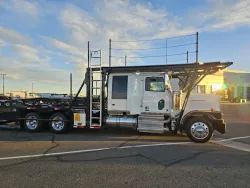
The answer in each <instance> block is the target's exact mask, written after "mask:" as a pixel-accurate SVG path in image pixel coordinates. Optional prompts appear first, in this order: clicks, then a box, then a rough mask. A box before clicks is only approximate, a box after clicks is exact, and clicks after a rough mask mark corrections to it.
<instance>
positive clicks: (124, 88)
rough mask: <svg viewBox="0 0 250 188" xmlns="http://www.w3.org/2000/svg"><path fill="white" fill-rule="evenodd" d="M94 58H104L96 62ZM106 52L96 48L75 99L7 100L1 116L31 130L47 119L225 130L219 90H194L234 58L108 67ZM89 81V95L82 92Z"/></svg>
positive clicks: (197, 133)
mask: <svg viewBox="0 0 250 188" xmlns="http://www.w3.org/2000/svg"><path fill="white" fill-rule="evenodd" d="M94 55H95V56H94ZM92 58H97V59H99V61H98V62H99V63H98V64H95V65H94V64H93V63H92ZM101 58H102V57H101V50H100V51H94V52H93V51H92V52H90V62H89V67H88V68H87V71H86V75H85V79H84V81H83V83H82V85H81V87H80V89H79V91H78V93H77V94H76V96H75V97H74V99H73V100H55V99H44V98H40V99H25V100H9V101H6V100H5V101H3V102H2V103H1V107H0V109H1V111H0V120H1V122H12V121H15V122H19V123H20V125H21V127H23V128H25V129H26V130H27V131H30V132H37V131H40V130H41V129H42V128H43V126H44V125H45V124H48V125H49V126H50V129H51V130H52V131H53V132H55V133H63V132H67V131H69V130H70V129H71V128H90V129H101V128H103V127H105V128H106V127H126V128H131V129H134V130H135V131H138V132H148V133H160V134H161V133H164V132H165V131H171V132H173V133H177V131H181V132H185V133H186V134H187V136H188V137H189V138H190V139H191V140H192V141H194V142H200V143H202V142H207V141H208V140H209V139H210V138H211V137H212V136H213V132H214V130H216V131H218V132H220V133H221V134H224V133H225V131H226V125H225V123H224V121H223V119H222V114H221V112H220V98H219V96H215V95H206V94H191V92H192V90H194V88H195V87H196V86H197V84H198V83H199V82H200V81H201V80H202V79H203V78H204V77H205V76H206V75H208V74H213V73H215V72H217V71H218V70H222V69H224V68H226V67H228V66H230V65H232V62H208V63H190V64H171V65H151V66H125V67H103V66H102V63H101V62H102V60H101ZM173 79H178V80H179V82H178V85H179V91H173V90H172V88H171V80H173ZM84 84H85V85H86V88H87V89H86V98H78V95H79V93H80V91H81V90H82V88H83V85H84Z"/></svg>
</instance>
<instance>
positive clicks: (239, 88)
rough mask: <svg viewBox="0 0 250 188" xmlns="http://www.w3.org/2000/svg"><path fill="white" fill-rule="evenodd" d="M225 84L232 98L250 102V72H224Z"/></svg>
mask: <svg viewBox="0 0 250 188" xmlns="http://www.w3.org/2000/svg"><path fill="white" fill-rule="evenodd" d="M224 83H225V85H226V87H227V90H228V94H229V95H230V96H231V97H232V98H240V99H247V100H248V101H250V72H243V71H232V70H227V71H225V72H224Z"/></svg>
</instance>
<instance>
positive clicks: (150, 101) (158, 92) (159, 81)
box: [142, 76, 169, 113]
mask: <svg viewBox="0 0 250 188" xmlns="http://www.w3.org/2000/svg"><path fill="white" fill-rule="evenodd" d="M142 97H143V109H142V111H143V112H149V113H166V111H167V110H168V109H167V106H168V105H167V102H169V99H168V95H167V93H166V91H165V78H164V76H144V92H143V96H142Z"/></svg>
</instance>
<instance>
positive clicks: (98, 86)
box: [89, 50, 102, 129]
mask: <svg viewBox="0 0 250 188" xmlns="http://www.w3.org/2000/svg"><path fill="white" fill-rule="evenodd" d="M93 59H97V60H98V62H96V61H95V62H94V63H93V61H92V60H93ZM94 68H95V70H93V69H94ZM96 69H97V71H96ZM89 71H90V99H89V100H90V111H89V112H90V113H89V114H90V128H96V129H98V128H101V126H102V51H101V50H98V51H90V70H89ZM93 97H95V100H93ZM93 105H97V106H98V105H99V110H100V115H99V116H95V117H93V115H92V113H93V112H94V110H93ZM93 121H94V122H93ZM97 122H98V123H97Z"/></svg>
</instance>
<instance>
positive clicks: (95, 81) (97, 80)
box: [92, 80, 101, 82]
mask: <svg viewBox="0 0 250 188" xmlns="http://www.w3.org/2000/svg"><path fill="white" fill-rule="evenodd" d="M92 81H93V82H100V81H101V80H92Z"/></svg>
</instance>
